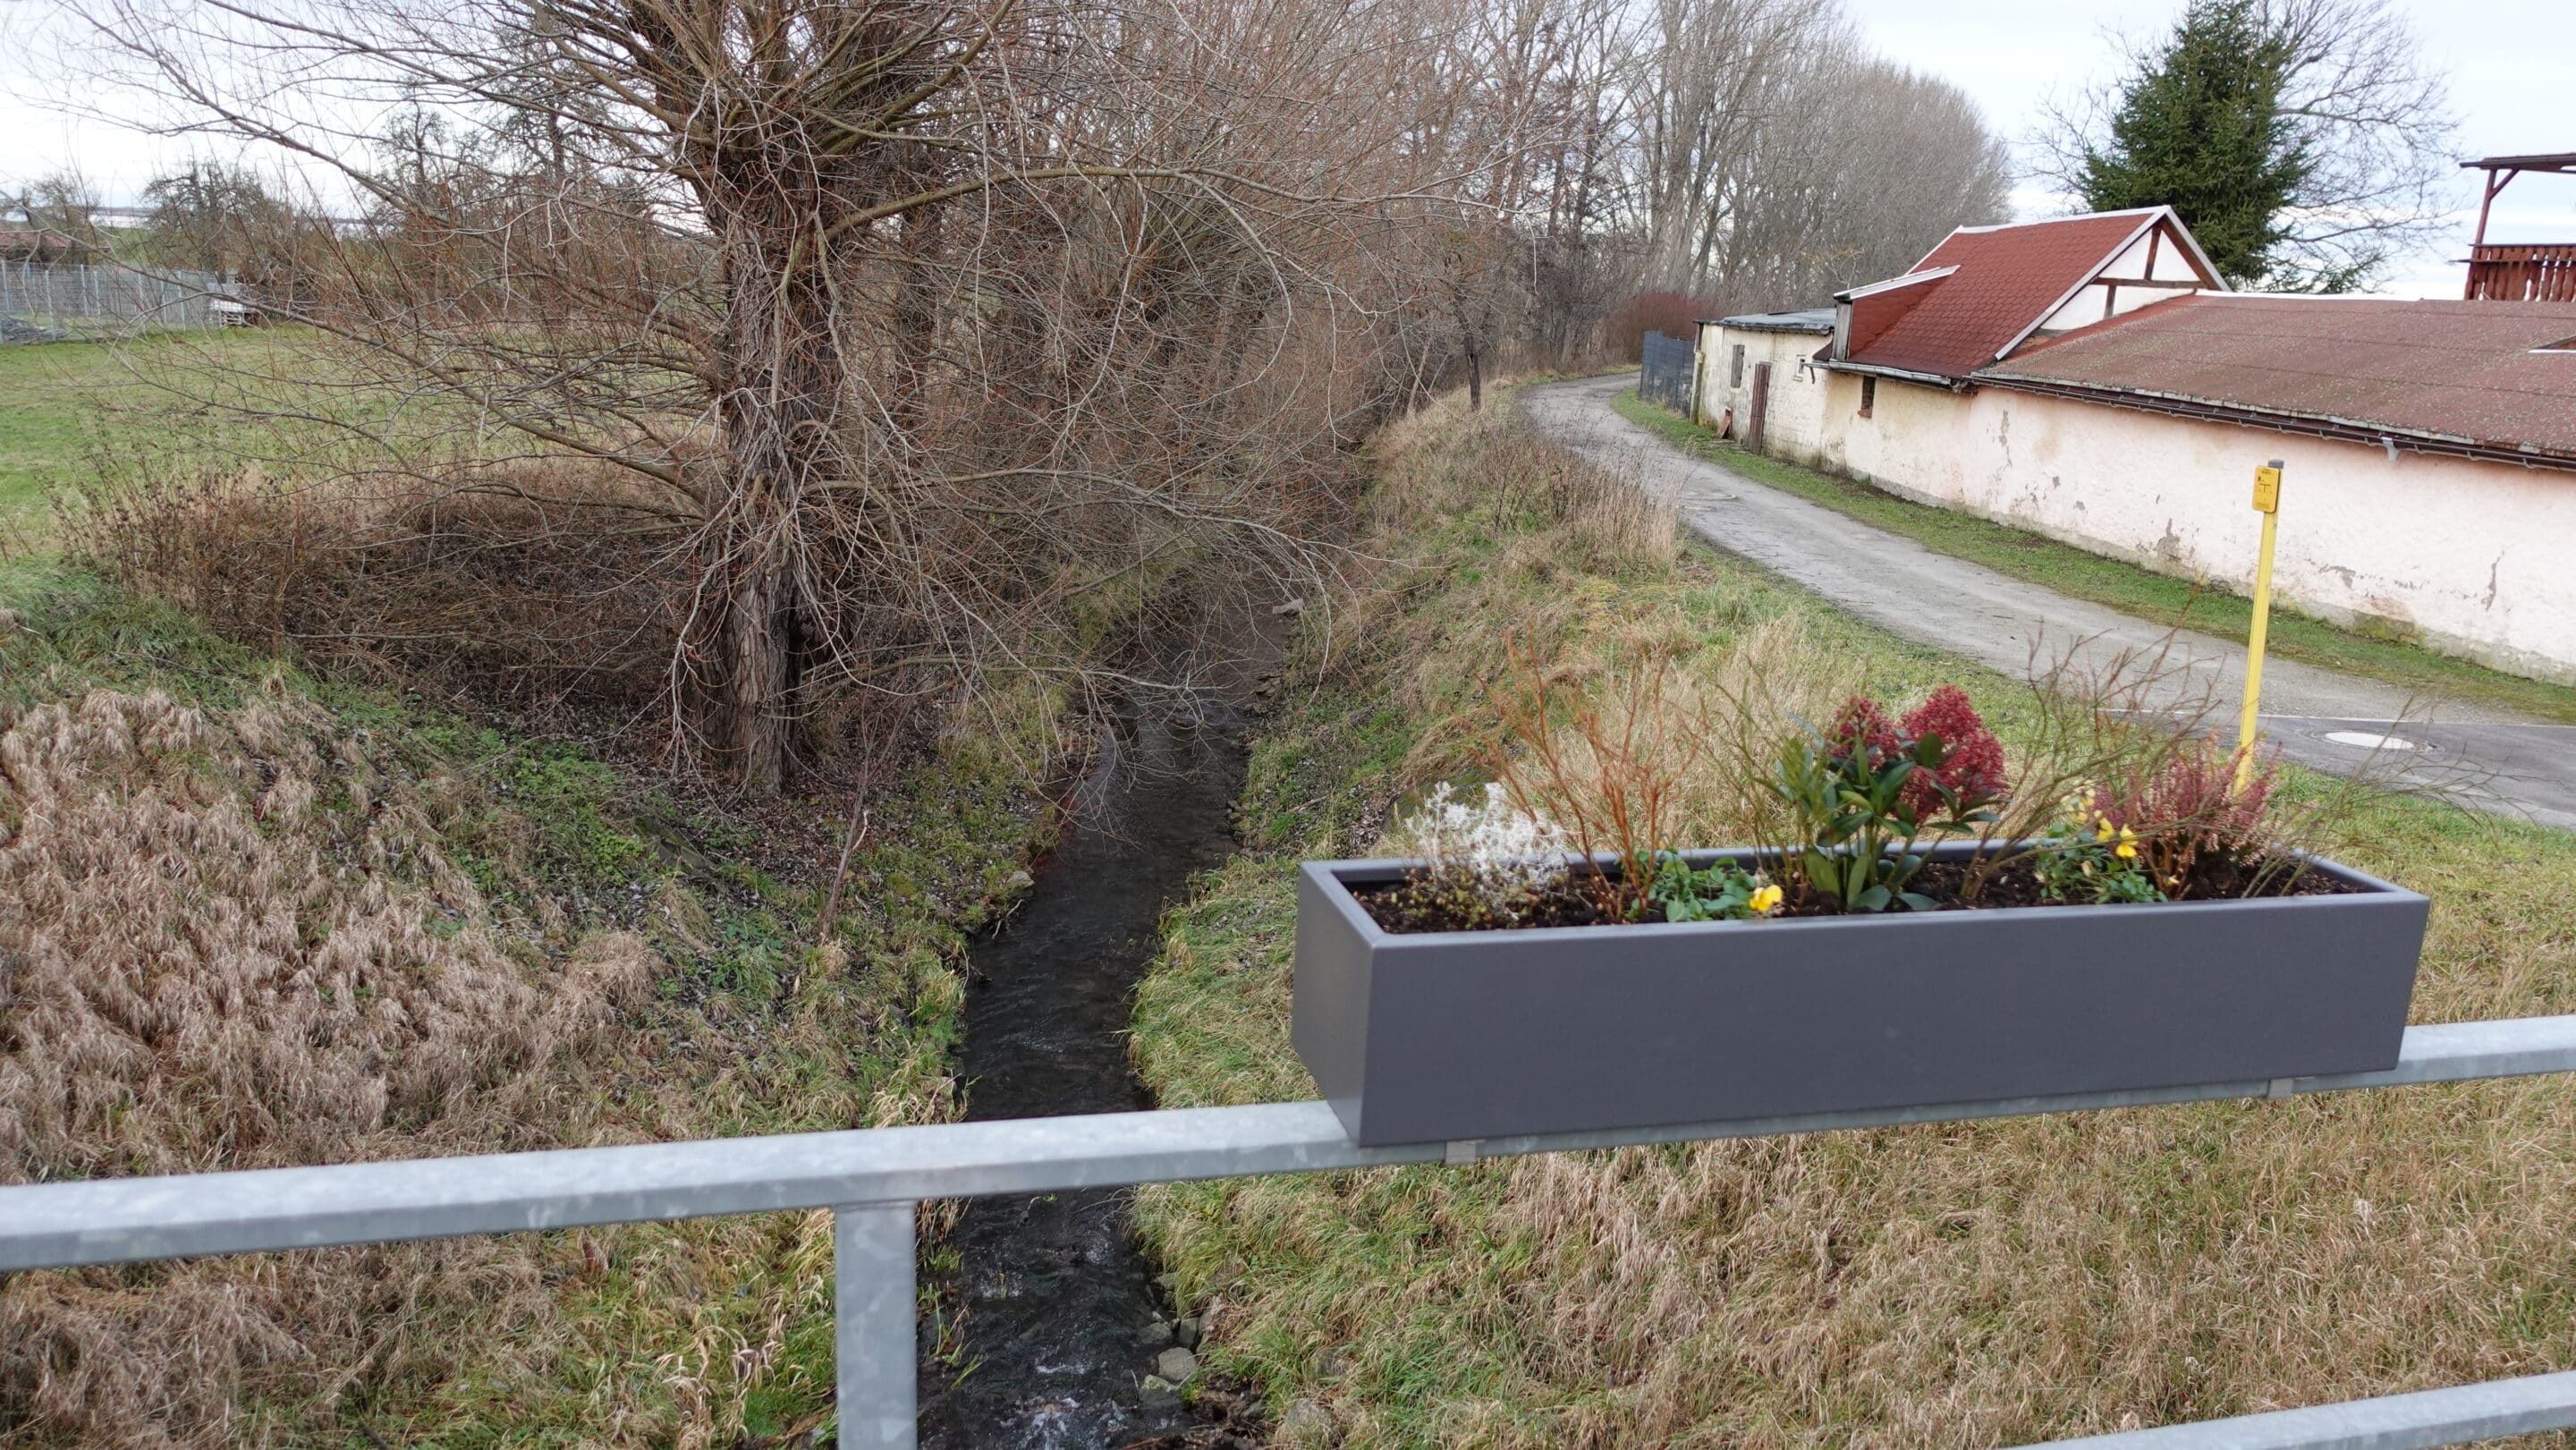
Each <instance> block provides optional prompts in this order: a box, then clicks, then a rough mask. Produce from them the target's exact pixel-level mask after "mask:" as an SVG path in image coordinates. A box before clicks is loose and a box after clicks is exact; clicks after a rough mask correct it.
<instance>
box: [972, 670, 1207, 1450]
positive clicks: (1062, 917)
mask: <svg viewBox="0 0 2576 1450" xmlns="http://www.w3.org/2000/svg"><path fill="white" fill-rule="evenodd" d="M1243 771H1244V744H1243V739H1242V721H1241V720H1240V719H1239V718H1233V717H1228V718H1222V719H1219V720H1216V721H1214V722H1213V723H1209V724H1203V725H1190V724H1179V723H1173V722H1171V721H1168V720H1161V719H1155V718H1150V717H1145V718H1138V719H1135V720H1131V721H1125V722H1122V723H1121V724H1120V725H1119V727H1118V728H1117V729H1115V730H1114V731H1112V732H1110V734H1109V735H1108V737H1107V739H1106V741H1105V742H1104V745H1103V748H1102V750H1101V752H1100V759H1099V763H1098V766H1097V768H1096V769H1095V770H1094V771H1093V772H1092V773H1091V774H1090V775H1089V776H1087V777H1086V778H1085V779H1084V780H1083V781H1082V783H1081V785H1080V786H1079V788H1078V789H1077V791H1076V799H1075V810H1074V812H1073V819H1072V820H1071V821H1070V822H1069V823H1068V824H1067V826H1066V829H1065V833H1064V836H1063V838H1062V840H1061V841H1060V843H1059V844H1058V846H1057V848H1056V850H1055V852H1054V853H1053V855H1052V856H1051V857H1050V859H1049V860H1048V861H1047V862H1045V863H1044V864H1043V865H1042V866H1041V868H1040V869H1039V871H1038V873H1037V881H1036V884H1035V885H1034V886H1033V887H1032V888H1031V889H1030V891H1029V893H1028V897H1027V899H1026V900H1025V901H1023V902H1022V903H1021V905H1020V908H1019V910H1018V911H1016V912H1014V913H1013V914H1012V915H1011V916H1010V917H1009V918H1008V919H1007V920H1006V921H1004V922H1003V923H1001V925H1000V926H999V927H998V928H996V929H995V930H993V931H992V932H990V933H988V934H986V935H985V936H984V937H983V938H982V939H980V940H979V941H977V942H976V943H975V944H974V946H973V947H972V949H971V951H970V953H969V958H968V968H969V977H968V987H967V995H966V1040H965V1044H964V1046H963V1048H962V1050H961V1052H960V1054H959V1056H960V1062H959V1072H960V1076H961V1077H962V1078H963V1079H964V1081H965V1083H966V1090H967V1114H966V1116H967V1117H968V1118H970V1119H986V1118H1028V1117H1043V1116H1050V1115H1056V1114H1065V1113H1107V1112H1122V1111H1127V1110H1130V1109H1136V1108H1147V1107H1151V1106H1153V1101H1152V1097H1151V1095H1150V1094H1149V1093H1147V1091H1146V1090H1145V1087H1144V1085H1143V1084H1141V1083H1139V1082H1138V1081H1137V1080H1136V1078H1135V1077H1134V1075H1133V1074H1132V1073H1131V1072H1130V1071H1129V1070H1128V1062H1127V1028H1128V1023H1129V1018H1130V1015H1131V1011H1132V1007H1133V1002H1132V998H1131V993H1132V992H1133V991H1134V989H1135V986H1136V983H1137V981H1138V980H1139V979H1140V978H1141V977H1142V976H1143V975H1144V971H1145V967H1146V965H1147V963H1148V962H1149V961H1150V960H1151V959H1152V956H1153V953H1154V948H1155V945H1156V935H1155V930H1154V929H1155V926H1156V923H1157V922H1158V921H1159V920H1160V918H1161V916H1162V914H1163V912H1164V911H1165V910H1166V909H1167V908H1169V907H1170V906H1172V905H1174V904H1175V903H1177V902H1178V901H1179V900H1180V898H1181V895H1182V893H1183V891H1184V890H1185V889H1186V888H1187V883H1188V881H1189V878H1190V876H1191V874H1192V873H1194V872H1197V871H1200V870H1204V869H1206V868H1208V867H1212V866H1215V865H1217V864H1219V863H1220V862H1222V861H1224V860H1225V859H1226V857H1228V856H1229V855H1231V854H1232V853H1233V851H1234V849H1235V841H1234V830H1233V824H1232V821H1231V818H1230V814H1229V808H1230V807H1231V805H1232V803H1233V801H1234V798H1235V795H1236V793H1237V792H1238V791H1239V790H1240V789H1241V787H1242V784H1243ZM1128 1200H1129V1192H1128V1191H1127V1190H1124V1189H1097V1190H1090V1191H1085V1192H1081V1193H1064V1194H1053V1195H1049V1196H1046V1197H1041V1198H983V1199H976V1200H974V1201H972V1202H971V1203H969V1204H968V1205H967V1207H966V1210H965V1215H964V1217H963V1219H962V1220H961V1221H960V1222H959V1224H958V1225H957V1228H956V1230H955V1231H954V1233H953V1234H951V1236H950V1239H949V1242H950V1245H951V1246H952V1247H953V1248H954V1249H955V1250H956V1251H957V1253H958V1255H959V1261H960V1262H959V1266H958V1269H957V1272H956V1275H955V1292H954V1293H953V1294H952V1295H949V1296H947V1303H948V1305H949V1312H950V1313H952V1314H954V1315H956V1316H957V1320H956V1323H955V1325H954V1326H953V1329H954V1335H953V1338H952V1353H951V1354H950V1355H949V1356H948V1357H945V1358H943V1357H941V1356H939V1355H937V1354H935V1353H933V1352H932V1350H933V1349H934V1347H935V1346H933V1345H932V1344H931V1343H930V1342H929V1341H930V1339H931V1338H932V1337H933V1335H934V1327H933V1326H931V1325H928V1324H925V1326H924V1330H923V1333H924V1339H925V1343H924V1352H923V1355H922V1358H921V1365H922V1379H921V1405H922V1416H921V1433H922V1444H923V1445H925V1446H927V1447H931V1450H997V1447H1009V1450H1018V1447H1023V1446H1026V1447H1064V1450H1106V1447H1118V1446H1129V1445H1136V1444H1140V1443H1143V1444H1158V1443H1165V1442H1164V1441H1163V1438H1162V1437H1165V1436H1179V1435H1181V1434H1182V1433H1183V1432H1185V1431H1187V1430H1189V1429H1190V1428H1191V1427H1192V1426H1193V1425H1195V1424H1196V1423H1197V1421H1196V1420H1195V1419H1194V1418H1193V1417H1192V1415H1191V1414H1190V1412H1189V1411H1187V1410H1185V1409H1182V1408H1179V1407H1178V1406H1176V1405H1173V1404H1170V1403H1168V1397H1165V1399H1166V1401H1167V1402H1166V1403H1164V1404H1162V1405H1160V1406H1158V1407H1156V1408H1151V1409H1148V1408H1145V1407H1144V1406H1143V1405H1142V1404H1140V1392H1139V1387H1140V1383H1141V1381H1142V1380H1143V1378H1144V1377H1145V1376H1146V1375H1148V1374H1152V1373H1153V1372H1154V1370H1155V1356H1156V1353H1157V1350H1158V1348H1159V1347H1160V1346H1159V1345H1158V1344H1157V1343H1155V1342H1153V1341H1151V1340H1149V1338H1148V1335H1147V1331H1148V1328H1149V1326H1151V1325H1153V1324H1155V1323H1156V1322H1157V1321H1160V1320H1164V1319H1166V1318H1167V1317H1168V1316H1169V1315H1170V1314H1171V1313H1172V1312H1173V1311H1172V1308H1171V1306H1170V1305H1169V1304H1168V1303H1166V1302H1165V1301H1164V1300H1163V1298H1162V1296H1161V1295H1160V1294H1159V1292H1158V1291H1157V1289H1156V1287H1155V1285H1154V1282H1153V1274H1154V1268H1153V1265H1152V1263H1151V1261H1150V1260H1148V1259H1147V1258H1145V1257H1144V1255H1143V1253H1142V1252H1141V1250H1140V1248H1139V1246H1138V1245H1137V1243H1136V1241H1135V1238H1134V1235H1133V1233H1132V1231H1131V1229H1130V1226H1129V1222H1128ZM1169 1443H1172V1444H1179V1443H1183V1442H1182V1441H1181V1440H1179V1439H1174V1440H1171V1441H1170V1442H1169Z"/></svg>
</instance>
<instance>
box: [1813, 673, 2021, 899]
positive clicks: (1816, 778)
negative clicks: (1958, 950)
mask: <svg viewBox="0 0 2576 1450" xmlns="http://www.w3.org/2000/svg"><path fill="white" fill-rule="evenodd" d="M1767 784H1768V788H1769V790H1770V792H1771V794H1772V795H1773V796H1774V797H1775V798H1777V800H1778V801H1779V802H1780V804H1781V805H1782V806H1784V807H1786V809H1787V812H1788V815H1789V817H1790V820H1791V823H1792V826H1791V828H1792V830H1793V832H1794V835H1795V840H1794V841H1793V843H1792V844H1791V848H1790V850H1789V852H1788V853H1786V854H1787V855H1788V856H1789V858H1790V859H1791V860H1792V861H1793V862H1794V864H1795V866H1796V868H1797V871H1798V879H1799V880H1800V882H1801V883H1802V885H1803V887H1804V894H1806V895H1808V896H1811V897H1815V898H1821V899H1822V900H1823V901H1824V902H1825V903H1827V904H1829V905H1831V906H1832V907H1834V908H1835V909H1837V910H1841V911H1885V910H1888V909H1889V908H1891V907H1899V906H1902V907H1909V908H1912V909H1914V910H1918V911H1920V910H1929V909H1930V908H1932V907H1933V906H1934V905H1936V903H1935V902H1934V901H1933V900H1932V898H1930V897H1928V896H1925V895H1923V894H1922V893H1920V892H1916V891H1912V890H1909V889H1908V885H1909V883H1911V882H1912V881H1913V880H1914V878H1915V876H1916V875H1917V874H1918V873H1920V872H1921V871H1922V869H1923V862H1924V857H1923V853H1922V852H1921V851H1920V850H1919V849H1918V847H1919V846H1920V844H1921V843H1922V842H1923V840H1924V839H1925V838H1926V837H1927V836H1934V837H1937V836H1941V835H1946V834H1949V833H1951V832H1954V831H1964V830H1969V829H1971V828H1973V827H1975V826H1978V825H1982V824H1985V823H1987V822H1991V821H1993V820H1994V819H1995V813H1994V807H1995V806H1996V804H1997V803H1998V802H2000V801H2001V800H2003V798H2004V794H2005V783H2004V769H2003V749H2002V747H2001V745H1999V744H1998V743H1997V742H1996V741H1995V737H1994V734H1993V732H1991V731H1989V730H1987V729H1986V726H1985V722H1984V721H1983V720H1981V719H1979V718H1978V717H1977V713H1976V711H1975V710H1974V709H1972V708H1970V707H1969V705H1968V700H1967V696H1966V695H1965V694H1964V693H1963V692H1961V691H1959V690H1958V689H1957V688H1956V687H1955V686H1947V685H1945V686H1943V687H1942V688H1941V689H1939V690H1936V691H1934V692H1933V694H1932V696H1931V698H1929V699H1927V700H1926V701H1924V703H1923V704H1922V705H1921V706H1918V707H1917V708H1916V709H1914V710H1913V711H1911V712H1909V713H1908V714H1907V715H1906V716H1905V718H1904V720H1903V721H1902V722H1899V723H1897V724H1891V723H1890V722H1889V721H1888V718H1887V712H1886V711H1885V710H1884V709H1883V708H1881V707H1880V705H1879V704H1878V702H1877V701H1875V700H1870V699H1867V698H1864V697H1862V696H1858V695H1855V696H1853V697H1852V698H1851V699H1850V700H1849V701H1847V702H1846V703H1845V704H1844V705H1843V708H1842V711H1841V713H1840V714H1839V715H1837V716H1836V717H1835V720H1834V723H1833V726H1832V728H1831V729H1830V730H1825V731H1819V730H1817V729H1815V728H1814V727H1812V726H1802V728H1801V729H1800V730H1799V731H1798V732H1796V733H1794V734H1792V735H1791V736H1789V738H1788V739H1787V740H1785V741H1783V742H1782V744H1781V747H1780V755H1779V759H1778V761H1777V763H1776V765H1775V767H1774V771H1773V774H1772V777H1771V779H1770V780H1769V782H1768V783H1767Z"/></svg>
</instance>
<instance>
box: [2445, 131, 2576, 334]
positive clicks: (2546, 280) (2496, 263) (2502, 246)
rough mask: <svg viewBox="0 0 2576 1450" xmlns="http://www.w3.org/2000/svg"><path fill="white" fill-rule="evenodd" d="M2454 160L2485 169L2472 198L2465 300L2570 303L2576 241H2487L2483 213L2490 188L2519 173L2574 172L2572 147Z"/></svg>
mask: <svg viewBox="0 0 2576 1450" xmlns="http://www.w3.org/2000/svg"><path fill="white" fill-rule="evenodd" d="M2460 165H2461V166H2462V167H2463V168H2465V169H2467V170H2471V171H2483V172H2485V173H2486V195H2485V196H2484V197H2483V198H2482V199H2481V200H2480V201H2479V203H2478V234H2477V236H2476V238H2475V239H2474V240H2473V241H2471V242H2470V244H2469V284H2468V290H2467V291H2466V292H2464V293H2462V294H2461V295H2462V296H2464V297H2466V298H2467V299H2468V300H2469V301H2471V302H2576V242H2492V243H2491V242H2489V241H2488V240H2487V215H2488V213H2490V212H2492V211H2493V210H2494V209H2495V199H2496V193H2498V192H2500V191H2502V190H2504V189H2505V188H2506V187H2508V186H2510V185H2512V184H2513V181H2514V178H2516V177H2518V176H2521V175H2522V174H2523V173H2525V172H2541V173H2548V174H2556V175H2561V176H2565V175H2576V151H2563V152H2557V153H2553V154H2546V155H2536V156H2489V157H2486V158H2485V159H2483V160H2478V161H2463V162H2461V163H2460Z"/></svg>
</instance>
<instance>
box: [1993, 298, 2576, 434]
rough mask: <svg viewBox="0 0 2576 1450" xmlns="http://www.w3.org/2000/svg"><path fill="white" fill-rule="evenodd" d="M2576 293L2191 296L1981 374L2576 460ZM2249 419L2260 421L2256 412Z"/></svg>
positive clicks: (2045, 345) (2034, 349)
mask: <svg viewBox="0 0 2576 1450" xmlns="http://www.w3.org/2000/svg"><path fill="white" fill-rule="evenodd" d="M2562 344H2564V345H2567V346H2568V347H2569V348H2570V349H2576V302H2451V301H2398V300H2388V299H2380V298H2340V297H2264V296H2248V295H2245V294H2242V293H2235V294H2221V293H2196V294H2192V295H2189V296H2184V297H2179V298H2176V299H2174V300H2173V301H2170V302H2162V303H2158V304H2157V305H2155V306H2153V307H2148V308H2145V309H2142V310H2140V311H2137V312H2132V313H2129V314H2128V315H2126V316H2124V317H2120V318H2117V319H2114V320H2112V321H2110V322H2103V323H2096V324H2095V325H2093V326H2091V327H2087V328H2080V329H2078V330H2076V331H2074V332H2070V333H2067V334H2066V335H2065V336H2063V337H2059V338H2054V339H2050V340H2048V341H2045V342H2041V343H2038V344H2035V345H2033V346H2030V347H2027V348H2024V349H2023V350H2022V351H2020V352H2019V353H2016V354H2015V355H2014V356H2013V357H2012V358H2011V359H2009V360H2008V361H2005V362H2001V363H1997V364H1995V365H1994V366H1992V367H1989V368H1986V369H1985V370H1983V371H1982V372H1980V373H1979V374H1978V380H1979V381H1981V382H1998V383H2003V384H2006V385H2012V384H2014V383H2017V382H2031V383H2039V384H2048V385H2055V387H2056V388H2063V389H2072V390H2084V391H2093V392H2099V393H2102V394H2104V395H2106V396H2105V401H2117V400H2118V396H2117V395H2132V396H2134V397H2136V398H2138V399H2140V400H2149V399H2152V400H2160V401H2164V402H2171V403H2180V404H2205V405H2213V406H2215V407H2218V408H2222V409H2228V410H2237V411H2241V412H2244V413H2249V414H2257V415H2264V417H2268V418H2279V419H2300V420H2309V421H2313V422H2318V423H2323V424H2330V425H2336V426H2337V427H2338V428H2340V429H2343V430H2349V431H2352V432H2356V433H2363V434H2366V433H2369V432H2374V431H2376V432H2384V433H2392V434H2399V435H2405V436H2407V437H2415V438H2425V439H2432V440H2439V441H2442V442H2446V443H2452V444H2462V445H2470V446H2473V447H2475V448H2478V449H2481V450H2487V449H2493V450H2502V451H2504V452H2508V453H2522V454H2542V455H2551V456H2555V457H2559V458H2576V350H2563V351H2542V350H2540V349H2549V348H2552V347H2554V346H2557V345H2562ZM2249 421H2261V419H2260V418H2257V419H2249Z"/></svg>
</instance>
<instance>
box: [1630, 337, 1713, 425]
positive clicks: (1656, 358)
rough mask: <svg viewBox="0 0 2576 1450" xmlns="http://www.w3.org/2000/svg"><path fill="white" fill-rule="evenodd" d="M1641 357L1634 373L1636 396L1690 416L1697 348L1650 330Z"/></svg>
mask: <svg viewBox="0 0 2576 1450" xmlns="http://www.w3.org/2000/svg"><path fill="white" fill-rule="evenodd" d="M1644 357H1645V361H1644V364H1643V366H1642V367H1641V368H1640V369H1639V371H1638V375H1637V396H1638V397H1641V398H1643V399H1645V400H1646V401H1647V402H1649V403H1654V404H1658V405H1660V406H1662V407H1666V408H1670V409H1672V410H1673V411H1674V412H1676V413H1679V414H1681V415H1682V416H1683V417H1685V418H1687V417H1689V416H1691V375H1692V373H1693V372H1695V371H1696V370H1697V368H1698V357H1699V350H1698V349H1697V348H1696V347H1695V346H1693V345H1692V344H1691V343H1690V342H1688V341H1687V340H1685V339H1682V338H1678V337H1666V336H1664V335H1663V334H1662V333H1660V332H1650V333H1647V334H1646V341H1645V345H1644Z"/></svg>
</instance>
